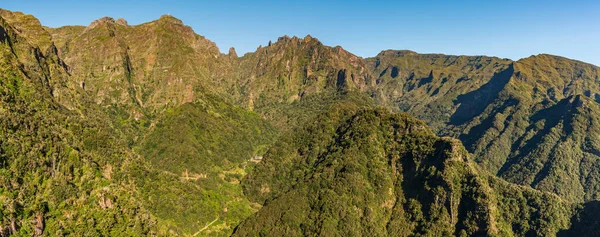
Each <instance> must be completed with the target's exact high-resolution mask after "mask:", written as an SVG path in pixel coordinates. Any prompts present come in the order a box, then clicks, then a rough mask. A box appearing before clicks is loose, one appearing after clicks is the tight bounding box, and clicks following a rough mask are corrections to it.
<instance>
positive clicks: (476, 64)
mask: <svg viewBox="0 0 600 237" xmlns="http://www.w3.org/2000/svg"><path fill="white" fill-rule="evenodd" d="M368 61H369V62H370V66H371V68H372V70H373V71H374V72H375V73H377V74H378V75H379V79H378V82H379V85H380V87H379V88H376V89H375V91H376V98H378V99H379V101H381V102H382V103H383V104H385V105H388V106H392V107H393V108H398V109H400V110H401V111H406V112H409V113H412V114H414V115H415V116H417V117H419V118H422V119H424V120H425V121H426V122H427V123H428V124H431V125H432V126H433V128H434V129H435V130H436V131H437V133H438V134H442V135H449V136H453V137H457V138H459V139H460V140H461V141H462V142H463V143H464V144H465V146H466V148H467V150H469V152H471V153H473V154H474V159H475V160H476V161H477V162H478V163H480V164H481V165H482V167H484V168H485V169H486V170H488V171H489V172H492V173H495V174H497V175H498V176H500V177H503V178H506V179H507V180H509V181H511V182H515V183H518V184H524V185H530V186H532V187H534V188H538V189H540V190H545V191H551V192H554V193H557V194H559V195H560V196H561V197H564V198H566V199H568V200H572V201H584V200H585V201H587V200H595V199H597V198H598V194H599V192H598V188H597V187H596V184H597V178H598V175H597V174H598V172H599V170H598V166H597V165H595V163H596V162H597V160H598V158H599V157H598V155H597V154H598V153H597V152H596V151H597V150H598V149H597V144H598V142H600V141H598V137H599V135H600V134H599V133H598V131H599V130H598V128H597V126H598V125H597V117H598V116H597V114H598V113H600V111H598V101H597V98H598V93H600V89H599V88H598V82H599V81H598V78H599V76H600V69H599V68H598V67H596V66H593V65H590V64H586V63H582V62H578V61H574V60H569V59H566V58H561V57H557V56H550V55H538V56H532V57H530V58H526V59H522V60H519V61H516V62H513V61H510V60H502V59H498V58H488V57H467V56H446V55H420V54H416V53H413V52H406V51H384V52H382V53H381V54H380V55H378V56H377V57H375V58H372V59H368ZM426 75H427V76H426Z"/></svg>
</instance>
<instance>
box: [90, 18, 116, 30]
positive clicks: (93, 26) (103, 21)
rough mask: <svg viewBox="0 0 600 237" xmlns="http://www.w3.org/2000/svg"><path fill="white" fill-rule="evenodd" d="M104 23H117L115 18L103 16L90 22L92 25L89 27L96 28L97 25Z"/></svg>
mask: <svg viewBox="0 0 600 237" xmlns="http://www.w3.org/2000/svg"><path fill="white" fill-rule="evenodd" d="M103 23H115V19H113V18H112V17H108V16H105V17H102V18H100V19H98V20H95V21H92V23H90V25H89V26H88V29H94V28H95V27H96V26H98V25H100V24H103Z"/></svg>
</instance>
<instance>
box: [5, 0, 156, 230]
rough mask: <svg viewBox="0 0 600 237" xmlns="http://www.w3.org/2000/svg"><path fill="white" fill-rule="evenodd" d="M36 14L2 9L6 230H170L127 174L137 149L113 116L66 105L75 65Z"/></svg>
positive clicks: (70, 101) (74, 103) (69, 103)
mask: <svg viewBox="0 0 600 237" xmlns="http://www.w3.org/2000/svg"><path fill="white" fill-rule="evenodd" d="M5 17H6V18H5ZM31 20H32V18H31V17H30V16H27V15H23V14H20V13H7V12H4V11H0V236H11V235H19V236H42V235H43V234H45V233H53V234H57V235H114V234H117V233H119V234H124V235H132V236H134V235H147V234H159V233H164V232H162V231H161V230H160V229H161V227H159V226H158V225H157V224H156V219H155V218H154V217H153V216H152V215H151V214H150V213H149V212H148V211H146V209H144V208H143V207H142V206H141V205H140V203H139V202H138V200H139V199H138V198H139V196H137V195H136V194H134V193H131V192H129V191H128V190H131V188H132V187H131V185H130V184H126V182H123V181H124V180H123V179H122V175H123V171H124V170H125V169H126V168H124V167H126V165H124V164H125V163H127V162H124V161H125V160H129V161H131V160H134V156H132V154H131V153H130V152H128V150H127V149H126V146H125V145H124V144H123V141H122V140H121V139H120V138H119V137H118V136H114V134H115V133H114V131H113V130H112V129H111V128H110V127H109V126H108V125H107V124H106V123H104V122H103V120H104V119H105V118H106V117H105V116H103V115H102V114H94V113H92V112H90V113H89V114H86V116H83V115H82V114H81V113H80V112H81V111H79V110H71V109H69V108H68V107H65V106H68V105H72V106H73V107H77V106H78V104H77V103H76V102H73V99H72V98H68V97H66V98H65V95H73V94H69V93H71V92H70V91H68V90H66V89H65V87H64V84H63V83H64V82H65V80H64V79H65V78H66V77H67V76H68V73H67V72H66V70H67V69H66V67H65V65H64V63H63V62H62V61H61V60H60V58H59V57H58V55H57V51H56V48H55V47H54V45H53V44H52V43H50V44H49V45H48V44H46V43H47V42H45V41H42V40H40V39H42V38H43V37H42V36H40V35H45V34H44V32H45V31H44V30H43V29H42V28H39V27H36V26H39V23H38V22H37V21H34V22H33V23H31V22H29V21H31ZM30 37H33V40H30V39H29V38H30ZM35 39H38V40H39V41H36V40H35ZM43 48H45V52H44V51H43V50H42V49H43ZM63 92H64V93H63ZM59 102H62V103H63V104H64V105H65V106H63V105H61V103H59ZM89 110H93V108H89ZM92 115H93V116H92ZM113 167H114V169H113Z"/></svg>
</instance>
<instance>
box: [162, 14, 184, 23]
mask: <svg viewBox="0 0 600 237" xmlns="http://www.w3.org/2000/svg"><path fill="white" fill-rule="evenodd" d="M158 20H159V21H162V22H168V23H172V24H177V25H183V21H181V20H179V19H177V18H175V17H174V16H171V14H165V15H162V16H160V18H159V19H158Z"/></svg>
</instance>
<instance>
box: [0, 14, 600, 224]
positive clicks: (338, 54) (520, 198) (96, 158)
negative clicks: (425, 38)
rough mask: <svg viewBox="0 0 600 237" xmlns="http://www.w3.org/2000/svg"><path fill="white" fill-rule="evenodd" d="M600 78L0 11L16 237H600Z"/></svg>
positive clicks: (6, 166) (6, 175) (4, 147)
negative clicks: (239, 42) (221, 44)
mask: <svg viewBox="0 0 600 237" xmlns="http://www.w3.org/2000/svg"><path fill="white" fill-rule="evenodd" d="M599 85H600V68H599V67H596V66H594V65H591V64H586V63H583V62H579V61H575V60H571V59H567V58H562V57H559V56H552V55H537V56H532V57H529V58H525V59H521V60H518V61H512V60H509V59H501V58H495V57H484V56H449V55H441V54H418V53H416V52H412V51H395V50H386V51H382V52H381V53H380V54H379V55H377V56H375V57H373V58H366V59H365V58H361V57H358V56H355V55H353V54H352V53H350V52H348V51H346V50H345V49H343V48H342V47H340V46H336V47H329V46H326V45H324V44H322V43H321V42H320V41H319V40H318V39H316V38H314V37H312V36H310V35H308V36H306V37H304V38H299V37H295V36H294V37H288V36H283V37H280V38H279V39H278V40H277V41H276V42H268V44H267V45H265V46H260V47H258V49H257V50H256V51H255V52H251V53H247V54H245V55H242V56H238V55H237V53H236V52H235V49H233V48H232V49H230V50H229V53H228V54H223V53H221V52H220V51H219V49H218V48H217V46H216V44H215V43H213V42H211V41H210V40H208V39H206V38H205V37H203V36H200V35H198V34H196V33H195V32H194V31H193V30H192V29H191V28H190V27H189V26H186V25H185V24H183V22H182V21H180V20H179V19H177V18H175V17H172V16H162V17H160V19H158V20H155V21H152V22H148V23H144V24H140V25H129V24H128V23H127V21H125V20H124V19H117V20H115V19H112V18H109V17H105V18H101V19H98V20H96V21H94V22H92V23H91V24H90V25H89V26H65V27H60V28H50V27H45V26H42V25H41V24H40V22H39V20H37V19H36V18H35V17H34V16H32V15H27V14H23V13H20V12H11V11H8V10H2V9H0V236H65V235H66V236H177V235H180V236H231V235H234V236H316V235H318V236H596V235H598V233H599V232H600V226H598V222H599V221H600V219H599V218H598V217H597V215H595V213H597V210H598V207H599V206H598V201H599V200H600V166H599V165H598V162H600V140H599V139H598V138H599V137H600V121H599V120H598V119H599V118H600V104H599V103H600V86H599Z"/></svg>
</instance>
